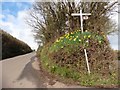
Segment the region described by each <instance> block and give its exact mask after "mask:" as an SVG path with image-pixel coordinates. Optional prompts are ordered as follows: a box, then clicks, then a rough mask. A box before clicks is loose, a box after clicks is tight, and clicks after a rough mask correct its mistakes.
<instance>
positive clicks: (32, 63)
mask: <svg viewBox="0 0 120 90" xmlns="http://www.w3.org/2000/svg"><path fill="white" fill-rule="evenodd" d="M0 67H2V71H1V70H0V73H1V72H2V76H1V75H0V79H1V80H2V85H1V86H0V88H83V87H80V86H71V85H66V84H64V83H61V82H59V81H55V80H54V79H52V80H50V78H49V77H47V76H45V75H44V74H43V73H42V72H41V70H40V68H39V61H38V59H37V57H36V53H35V52H32V53H29V54H25V55H21V56H17V57H13V58H9V59H6V60H3V61H0ZM51 81H52V83H53V84H51Z"/></svg>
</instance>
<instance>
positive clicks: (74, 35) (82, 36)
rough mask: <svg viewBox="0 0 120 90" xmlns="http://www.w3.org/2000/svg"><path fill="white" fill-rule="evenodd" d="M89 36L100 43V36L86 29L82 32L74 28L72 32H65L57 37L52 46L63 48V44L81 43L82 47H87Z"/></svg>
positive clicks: (101, 39)
mask: <svg viewBox="0 0 120 90" xmlns="http://www.w3.org/2000/svg"><path fill="white" fill-rule="evenodd" d="M91 38H92V39H96V40H97V41H98V43H99V44H101V43H102V41H103V37H102V36H99V35H95V34H92V33H91V32H88V30H86V31H85V32H83V33H82V32H81V31H80V30H76V31H74V32H70V33H67V34H65V35H63V36H62V37H60V38H58V39H57V40H56V41H55V43H54V46H57V47H58V48H64V46H66V45H70V44H74V45H76V44H79V45H82V46H83V47H88V46H89V40H90V39H91Z"/></svg>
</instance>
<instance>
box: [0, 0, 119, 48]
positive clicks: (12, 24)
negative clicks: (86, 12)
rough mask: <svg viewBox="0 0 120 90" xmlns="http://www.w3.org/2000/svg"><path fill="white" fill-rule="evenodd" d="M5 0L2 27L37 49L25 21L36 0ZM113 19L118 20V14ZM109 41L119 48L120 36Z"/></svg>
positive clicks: (0, 15)
mask: <svg viewBox="0 0 120 90" xmlns="http://www.w3.org/2000/svg"><path fill="white" fill-rule="evenodd" d="M6 1H9V2H5V0H3V1H2V2H0V4H2V9H1V8H0V10H2V12H1V13H0V28H2V29H3V30H5V31H6V32H8V33H10V34H11V35H13V36H14V37H16V38H18V39H20V40H22V41H24V42H25V43H27V44H28V45H29V46H30V47H31V48H32V49H37V47H38V45H37V43H36V42H35V40H34V37H33V32H32V30H31V29H30V27H29V26H28V25H27V24H26V23H25V18H26V17H27V11H28V10H29V8H31V7H32V3H33V1H34V0H29V1H30V2H18V1H21V0H18V1H17V2H15V0H6ZM113 19H114V20H115V21H116V22H117V21H118V17H117V14H116V15H114V17H113ZM109 41H110V43H111V47H112V48H113V49H118V37H117V35H114V36H109Z"/></svg>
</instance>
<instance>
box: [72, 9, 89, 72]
mask: <svg viewBox="0 0 120 90" xmlns="http://www.w3.org/2000/svg"><path fill="white" fill-rule="evenodd" d="M71 15H72V16H80V22H81V27H80V28H81V31H82V33H83V16H88V15H91V13H82V9H81V10H80V13H72V14H71ZM84 53H85V59H86V64H87V70H88V73H89V74H90V67H89V63H88V56H87V51H86V49H84Z"/></svg>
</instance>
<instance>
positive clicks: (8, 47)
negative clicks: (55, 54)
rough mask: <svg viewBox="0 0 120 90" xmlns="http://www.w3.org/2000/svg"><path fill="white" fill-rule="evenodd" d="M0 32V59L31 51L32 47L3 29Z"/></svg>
mask: <svg viewBox="0 0 120 90" xmlns="http://www.w3.org/2000/svg"><path fill="white" fill-rule="evenodd" d="M0 34H1V35H2V59H6V58H10V57H14V56H17V55H22V54H26V53H30V52H32V49H31V48H30V47H29V46H28V45H27V44H26V43H24V42H22V41H20V40H18V39H16V38H14V37H13V36H11V35H10V34H8V33H6V32H5V31H3V30H0Z"/></svg>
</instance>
